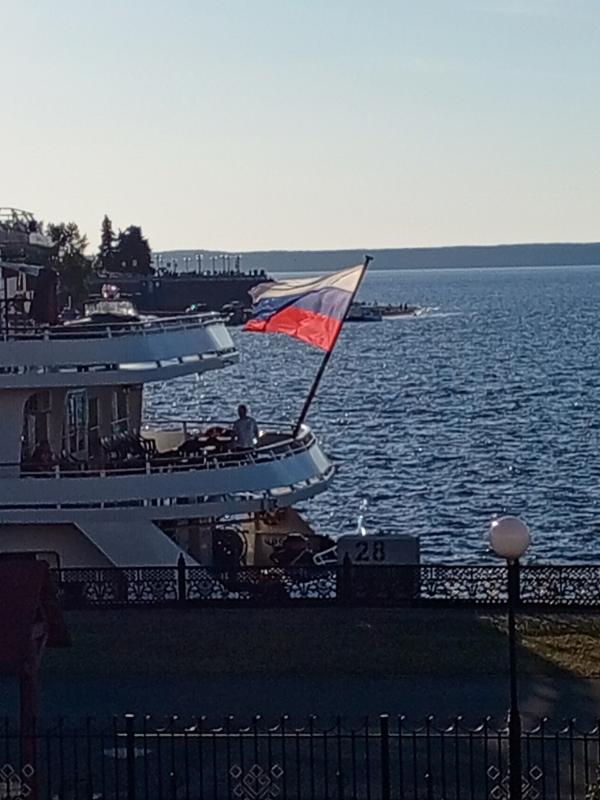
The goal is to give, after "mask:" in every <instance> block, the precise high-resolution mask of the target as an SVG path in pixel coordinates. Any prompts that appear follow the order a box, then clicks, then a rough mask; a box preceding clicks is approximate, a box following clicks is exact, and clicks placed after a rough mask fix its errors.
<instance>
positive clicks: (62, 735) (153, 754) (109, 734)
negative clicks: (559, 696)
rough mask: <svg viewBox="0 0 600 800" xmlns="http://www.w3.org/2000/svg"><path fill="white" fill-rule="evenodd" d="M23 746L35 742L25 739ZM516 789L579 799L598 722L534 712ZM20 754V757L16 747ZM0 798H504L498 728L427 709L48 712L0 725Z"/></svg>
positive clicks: (588, 776) (594, 759)
mask: <svg viewBox="0 0 600 800" xmlns="http://www.w3.org/2000/svg"><path fill="white" fill-rule="evenodd" d="M32 745H35V746H34V748H32ZM522 748H523V797H524V798H528V799H529V800H545V799H546V798H553V799H555V800H561V798H562V800H583V798H584V797H585V796H586V792H587V791H588V789H589V787H590V784H592V783H593V782H594V781H595V780H596V777H597V770H598V764H599V760H600V730H599V728H598V727H595V728H594V729H593V730H591V731H583V730H579V729H578V728H577V727H576V726H575V723H574V722H568V723H566V724H565V725H563V726H560V727H556V728H553V727H550V725H549V723H547V722H546V721H544V720H542V721H540V723H539V724H538V725H537V726H536V727H534V728H532V729H531V730H529V731H527V732H525V733H524V734H523V737H522ZM25 751H28V752H29V753H30V758H29V761H27V762H25V761H23V759H22V756H21V753H22V752H25ZM0 754H1V756H0V761H1V762H2V764H3V766H2V767H1V768H0V797H2V798H5V797H6V798H9V797H14V798H25V797H28V796H35V797H38V798H47V800H77V799H78V798H81V800H109V798H115V799H118V798H123V800H125V799H126V800H135V799H137V798H140V799H141V798H144V800H150V798H157V799H158V800H163V798H164V800H176V799H179V800H192V799H193V800H205V799H206V800H209V799H211V800H221V798H227V800H229V799H235V800H268V799H269V798H279V797H280V798H286V799H288V800H303V799H304V800H329V798H332V799H333V798H335V800H350V799H352V800H359V799H360V800H376V799H378V798H381V799H382V800H391V798H396V799H397V800H483V799H484V798H490V799H491V800H498V799H499V798H507V797H508V796H509V795H508V787H507V774H508V766H507V731H506V729H505V728H499V729H498V728H496V727H494V726H492V724H491V722H490V720H489V719H486V720H484V721H483V722H482V723H481V724H480V725H478V726H476V727H467V726H466V725H464V724H463V722H462V721H461V720H460V719H456V720H454V721H453V722H451V723H450V724H448V725H439V724H436V722H435V720H434V719H433V718H427V719H426V720H425V721H424V722H423V723H422V724H421V725H419V726H417V727H411V726H409V725H408V724H407V723H406V720H404V719H403V718H401V717H400V718H389V717H387V716H382V717H379V718H375V719H365V720H364V721H362V723H361V724H359V725H357V726H356V727H348V726H346V725H344V724H343V723H342V721H341V719H335V720H332V721H331V722H330V723H328V724H322V723H321V722H320V721H319V720H318V719H317V718H314V717H313V718H310V719H309V720H307V721H306V723H305V724H303V725H302V726H296V725H294V724H292V722H290V720H288V719H287V718H281V719H279V720H278V721H277V722H276V724H274V725H268V724H266V723H265V722H264V721H263V720H262V719H260V718H259V717H256V718H254V719H253V720H251V721H250V722H249V723H248V724H244V725H240V724H239V723H237V722H236V721H235V720H234V719H232V718H227V719H225V720H224V721H223V724H221V725H219V726H216V727H212V726H209V725H208V723H207V722H206V720H205V719H203V718H196V719H193V720H191V721H189V723H188V724H186V723H184V722H182V721H181V720H180V719H178V718H176V717H173V718H170V719H167V720H164V721H156V720H153V719H150V718H147V717H140V718H135V717H134V716H132V715H128V716H126V717H120V718H114V719H113V720H112V721H111V722H110V723H109V724H107V725H100V724H99V723H97V722H94V721H93V720H91V719H88V720H86V721H84V722H83V723H82V724H79V725H75V724H72V723H68V722H65V721H64V720H59V721H58V722H56V723H55V724H53V725H51V726H49V727H46V728H44V729H43V730H39V731H38V733H37V734H36V736H35V738H34V739H32V738H30V739H29V740H28V741H25V742H24V741H23V738H22V737H21V736H20V735H19V731H18V730H17V729H16V727H13V726H12V725H11V724H10V723H9V722H8V721H6V722H5V724H4V728H3V730H2V731H1V732H0Z"/></svg>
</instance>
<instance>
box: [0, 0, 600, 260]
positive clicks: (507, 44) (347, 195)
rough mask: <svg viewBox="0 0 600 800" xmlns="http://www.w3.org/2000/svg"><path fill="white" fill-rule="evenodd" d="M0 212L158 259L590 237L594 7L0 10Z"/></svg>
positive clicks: (597, 179)
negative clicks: (56, 224) (138, 229)
mask: <svg viewBox="0 0 600 800" xmlns="http://www.w3.org/2000/svg"><path fill="white" fill-rule="evenodd" d="M0 19H1V29H2V37H1V44H0V66H2V84H1V90H0V98H1V104H2V105H1V107H2V114H1V117H0V142H1V143H2V151H1V153H2V155H1V157H0V159H1V160H0V164H1V168H0V187H1V190H0V205H13V206H17V207H23V208H26V209H30V210H32V211H33V212H34V213H35V214H36V215H37V216H38V217H39V218H42V219H44V220H53V221H58V220H67V219H69V220H70V219H73V220H75V221H77V222H78V223H79V224H80V226H81V227H82V229H83V230H85V231H86V232H87V233H88V235H89V237H90V239H91V241H92V242H93V244H94V245H95V244H96V243H97V240H98V232H99V225H100V219H101V217H102V215H103V214H104V213H105V212H106V213H108V214H109V215H110V216H111V217H112V218H113V220H114V224H115V226H116V227H126V226H127V225H129V224H131V223H135V224H140V225H142V227H143V228H144V231H145V233H146V235H147V236H148V237H149V239H150V243H151V245H152V246H153V247H155V248H157V249H166V248H176V247H206V248H217V249H219V248H223V249H230V250H248V249H276V248H285V249H296V248H300V249H314V248H341V247H393V246H412V245H438V244H460V243H464V244H470V243H495V242H509V241H510V242H516V241H523V242H525V241H543V240H547V241H548V240H550V241H559V240H562V241H566V240H570V241H578V240H588V241H589V240H594V241H597V240H598V239H600V0H454V2H450V0H448V1H446V0H406V1H405V0H370V2H366V0H365V2H357V1H356V2H353V0H295V1H292V0H211V2H207V1H205V0H170V2H159V0H143V2H142V0H136V1H135V2H131V0H122V1H121V2H114V1H113V0H105V2H103V3H102V2H98V0H52V1H50V0H29V2H16V1H15V0H1V3H0Z"/></svg>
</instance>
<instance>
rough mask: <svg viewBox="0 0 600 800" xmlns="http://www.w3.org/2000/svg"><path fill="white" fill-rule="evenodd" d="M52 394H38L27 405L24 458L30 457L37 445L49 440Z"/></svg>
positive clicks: (24, 423)
mask: <svg viewBox="0 0 600 800" xmlns="http://www.w3.org/2000/svg"><path fill="white" fill-rule="evenodd" d="M49 414H50V392H36V394H34V395H32V396H31V397H30V398H29V399H28V400H27V402H26V403H25V410H24V415H23V437H22V441H23V457H24V458H27V457H28V456H30V455H31V454H32V453H33V451H34V450H35V447H36V445H37V444H39V443H40V442H43V441H47V439H48V416H49Z"/></svg>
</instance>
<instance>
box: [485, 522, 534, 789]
mask: <svg viewBox="0 0 600 800" xmlns="http://www.w3.org/2000/svg"><path fill="white" fill-rule="evenodd" d="M530 542H531V535H530V533H529V528H528V527H527V525H526V524H525V523H524V522H523V521H522V520H520V519H519V518H518V517H500V518H499V519H495V520H493V521H492V524H491V526H490V545H491V546H492V550H493V551H494V553H495V554H496V555H497V556H500V558H505V559H506V566H507V576H508V586H507V588H508V663H509V669H510V708H509V712H508V763H509V775H508V785H509V789H510V800H522V797H523V792H522V764H521V714H520V712H519V691H518V685H517V649H516V644H515V607H516V605H517V602H518V600H519V559H520V558H521V556H522V555H523V554H524V553H525V551H526V550H527V548H528V547H529V543H530Z"/></svg>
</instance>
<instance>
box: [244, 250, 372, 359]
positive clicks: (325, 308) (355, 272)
mask: <svg viewBox="0 0 600 800" xmlns="http://www.w3.org/2000/svg"><path fill="white" fill-rule="evenodd" d="M364 268H365V265H364V264H359V265H358V266H356V267H349V268H348V269H343V270H341V271H340V272H333V273H330V274H329V275H324V276H322V277H318V278H314V277H313V278H300V279H293V280H287V281H275V282H272V283H261V284H259V285H258V286H255V287H254V288H253V289H250V295H251V297H252V303H253V313H252V317H251V318H250V319H249V320H248V322H247V323H246V324H245V325H244V330H246V331H256V332H259V333H285V334H286V335H287V336H293V337H294V339H301V340H302V341H303V342H308V344H314V345H316V346H317V347H320V348H322V349H323V350H331V348H332V347H333V345H334V344H335V340H336V336H337V334H338V332H339V330H340V328H341V327H342V324H343V322H344V318H345V316H346V312H347V310H348V307H349V305H350V303H351V301H352V297H353V296H354V293H355V291H356V288H357V287H358V284H359V283H360V280H361V278H362V274H363V271H364Z"/></svg>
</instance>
